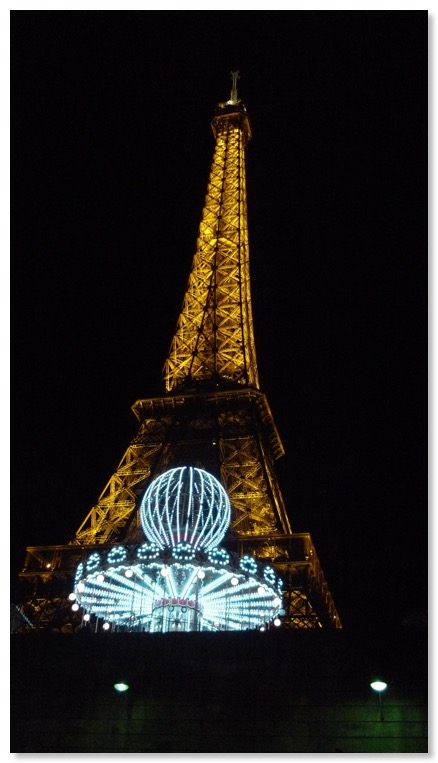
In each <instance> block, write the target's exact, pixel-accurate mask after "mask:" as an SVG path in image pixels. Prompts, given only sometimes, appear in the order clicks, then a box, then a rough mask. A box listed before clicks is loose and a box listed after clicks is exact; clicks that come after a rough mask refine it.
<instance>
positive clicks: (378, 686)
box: [370, 680, 388, 721]
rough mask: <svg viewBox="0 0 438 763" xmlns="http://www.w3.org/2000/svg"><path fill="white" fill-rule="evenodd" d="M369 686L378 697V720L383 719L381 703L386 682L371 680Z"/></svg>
mask: <svg viewBox="0 0 438 763" xmlns="http://www.w3.org/2000/svg"><path fill="white" fill-rule="evenodd" d="M370 686H371V688H372V690H373V691H375V692H376V693H377V695H378V697H379V709H380V720H381V721H383V704H382V693H383V692H384V691H385V689H386V688H387V686H388V684H387V683H385V681H380V680H376V681H371V683H370Z"/></svg>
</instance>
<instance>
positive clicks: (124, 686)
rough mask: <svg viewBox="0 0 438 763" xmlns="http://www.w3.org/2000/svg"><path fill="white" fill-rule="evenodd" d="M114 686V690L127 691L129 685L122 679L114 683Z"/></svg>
mask: <svg viewBox="0 0 438 763" xmlns="http://www.w3.org/2000/svg"><path fill="white" fill-rule="evenodd" d="M114 688H115V690H116V691H120V692H122V691H128V689H129V686H128V684H125V682H124V681H119V683H116V684H114Z"/></svg>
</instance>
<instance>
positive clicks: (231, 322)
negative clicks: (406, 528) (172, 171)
mask: <svg viewBox="0 0 438 763" xmlns="http://www.w3.org/2000/svg"><path fill="white" fill-rule="evenodd" d="M237 79H238V73H237V72H233V73H232V89H231V95H230V98H229V100H228V101H226V102H225V103H221V104H219V105H218V107H217V109H216V113H215V115H214V118H213V121H212V128H213V134H214V138H215V148H214V154H213V160H212V166H211V171H210V176H209V180H208V185H207V192H206V197H205V204H204V207H203V211H202V218H201V223H200V226H199V233H198V238H197V242H196V250H195V254H194V258H193V264H192V268H191V271H190V276H189V280H188V285H187V289H186V292H185V295H184V299H183V305H182V309H181V313H180V315H179V319H178V322H177V326H176V330H175V334H174V337H173V339H172V342H171V346H170V351H169V354H168V357H167V359H166V362H165V364H164V371H163V378H164V386H165V391H164V393H163V396H162V397H156V398H148V399H141V400H137V401H136V402H135V403H134V405H133V406H132V410H133V412H134V414H135V415H136V417H137V419H138V420H139V422H140V425H139V429H138V432H137V434H136V436H135V437H134V439H133V441H132V442H131V443H130V445H129V447H128V449H127V450H126V453H125V454H124V456H123V458H122V460H121V461H120V464H119V465H118V467H117V469H116V471H115V473H114V474H113V476H112V477H111V478H110V480H109V481H108V483H107V485H106V486H105V488H104V490H103V491H102V493H101V494H100V496H99V498H98V501H97V503H96V505H95V506H93V507H92V508H91V510H90V511H89V512H88V514H87V515H86V517H85V519H84V521H83V522H82V524H81V525H80V527H79V528H78V530H77V532H76V534H75V536H74V538H73V539H72V540H71V542H70V543H69V544H68V545H66V546H56V547H44V548H36V547H29V548H28V549H27V556H26V561H25V565H24V569H23V571H22V573H21V576H20V577H21V580H22V582H23V584H24V585H25V586H26V585H27V586H28V588H29V586H30V588H31V590H32V593H31V594H29V593H28V594H27V595H26V596H24V597H23V602H22V604H21V606H20V607H19V611H20V612H21V613H22V615H23V619H22V621H21V622H20V623H19V625H17V626H16V628H17V629H24V630H25V629H27V628H28V627H29V623H32V625H33V627H36V628H44V629H47V628H56V629H60V630H76V629H78V628H79V627H81V622H80V619H78V616H77V615H76V613H75V612H74V611H73V612H72V611H71V608H70V609H68V607H66V602H65V593H64V598H63V592H65V590H67V592H68V590H71V587H70V589H69V588H68V586H67V588H66V585H67V582H68V581H71V577H72V574H73V570H74V569H75V568H76V567H77V565H78V564H80V563H81V560H83V559H85V555H86V554H89V553H90V550H91V549H92V547H94V546H95V547H96V548H98V549H103V548H106V547H108V548H109V547H111V545H114V544H116V543H117V544H120V543H124V544H127V547H129V545H130V544H131V545H133V546H134V545H135V544H137V543H139V542H141V540H142V537H143V535H142V529H141V524H140V518H139V513H140V509H139V507H140V502H141V499H142V496H143V495H144V493H145V490H146V489H147V487H148V485H149V484H150V483H151V481H152V480H153V479H154V478H155V477H157V476H158V475H160V474H162V473H163V472H165V471H166V470H167V469H170V468H173V467H176V466H179V465H186V464H190V465H192V466H194V467H199V468H202V469H205V470H207V471H208V472H210V473H211V474H213V475H216V477H217V478H218V479H219V481H220V482H221V483H222V485H223V487H224V488H225V490H226V492H227V494H228V497H229V499H230V503H231V523H230V528H229V531H228V533H227V535H226V537H225V539H224V545H225V546H226V547H227V548H228V549H229V550H230V551H231V552H233V553H235V554H236V555H240V556H243V555H245V554H246V555H248V554H249V555H251V556H253V557H256V558H259V559H263V560H267V561H270V562H271V563H272V565H273V566H274V567H275V569H276V571H277V572H278V574H279V575H280V576H281V577H282V580H283V582H284V604H283V606H284V614H283V617H282V623H283V625H284V626H286V627H290V628H321V627H329V628H340V627H341V623H340V619H339V616H338V613H337V611H336V608H335V605H334V603H333V600H332V597H331V595H330V592H329V590H328V587H327V583H326V581H325V578H324V575H323V572H322V569H321V567H320V564H319V561H318V558H317V555H316V552H315V549H314V546H313V543H312V540H311V538H310V535H308V534H307V533H293V532H292V528H291V524H290V519H289V513H288V511H287V510H286V507H285V505H284V501H283V497H282V494H281V490H280V487H279V484H278V480H277V477H276V474H275V468H274V464H275V461H276V460H277V459H278V458H279V457H281V456H282V455H283V453H284V450H283V446H282V443H281V440H280V437H279V434H278V431H277V428H276V425H275V422H274V420H273V417H272V413H271V411H270V408H269V404H268V401H267V399H266V396H265V394H264V393H263V392H262V391H261V390H260V387H259V378H258V371H257V361H256V351H255V342H254V329H253V319H252V309H251V295H250V273H249V246H248V222H247V221H248V217H247V199H246V180H245V147H246V145H247V143H248V141H249V139H250V137H251V128H250V124H249V119H248V115H247V112H246V108H245V106H244V104H243V102H242V101H241V100H240V99H239V98H238V94H237ZM29 590H30V589H29ZM67 612H68V614H67ZM14 622H15V623H17V622H18V621H17V610H15V614H14Z"/></svg>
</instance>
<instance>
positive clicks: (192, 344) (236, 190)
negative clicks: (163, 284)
mask: <svg viewBox="0 0 438 763" xmlns="http://www.w3.org/2000/svg"><path fill="white" fill-rule="evenodd" d="M231 77H232V89H231V96H230V100H229V101H226V102H225V103H220V104H218V107H217V109H216V113H215V116H214V118H213V121H212V129H213V134H214V137H215V148H214V153H213V160H212V165H211V171H210V176H209V180H208V185H207V192H206V196H205V202H204V208H203V211H202V217H201V222H200V225H199V232H198V238H197V242H196V250H195V254H194V257H193V264H192V269H191V272H190V277H189V282H188V285H187V289H186V293H185V296H184V300H183V306H182V310H181V313H180V316H179V319H178V323H177V327H176V331H175V335H174V337H173V340H172V343H171V347H170V352H169V355H168V357H167V360H166V362H165V366H164V380H165V385H166V391H167V392H173V391H175V390H177V389H181V388H183V387H184V388H186V389H187V388H192V387H193V386H199V383H203V384H204V385H205V383H214V385H215V386H216V387H223V386H229V385H230V384H232V385H238V386H239V387H241V386H250V387H255V388H258V387H259V380H258V371H257V361H256V352H255V345H254V329H253V319H252V307H251V295H250V278H249V246H248V220H247V201H246V178H245V146H246V144H247V142H248V141H249V139H250V137H251V130H250V125H249V120H248V116H247V114H246V109H245V106H244V105H243V103H242V102H241V101H240V100H238V98H237V80H238V78H239V72H238V71H235V72H231Z"/></svg>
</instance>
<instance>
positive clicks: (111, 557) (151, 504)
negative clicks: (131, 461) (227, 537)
mask: <svg viewBox="0 0 438 763" xmlns="http://www.w3.org/2000/svg"><path fill="white" fill-rule="evenodd" d="M140 512H141V521H142V527H143V530H144V533H145V536H146V542H145V543H142V544H141V545H139V546H135V547H131V546H123V545H119V546H115V547H112V548H111V549H109V550H106V551H102V552H97V551H95V550H93V552H92V553H91V554H90V556H89V557H88V559H86V560H84V562H83V563H81V564H80V565H78V568H77V571H76V576H75V584H74V591H73V592H72V594H71V595H70V597H69V598H70V600H71V601H74V605H73V606H75V607H78V608H79V606H80V607H81V608H82V609H83V613H84V614H83V621H84V622H85V623H86V624H87V625H88V624H90V626H91V617H94V620H95V622H96V629H98V627H99V623H101V626H100V627H102V628H103V627H104V624H105V629H106V630H109V629H112V630H114V629H116V630H117V629H118V630H125V629H128V630H144V631H148V632H151V633H156V632H169V631H175V632H178V631H194V630H208V631H213V630H214V631H218V630H245V629H255V628H261V627H262V626H264V624H266V623H270V622H273V621H275V624H277V621H278V614H279V612H280V608H281V605H282V600H281V587H282V582H281V580H280V579H279V578H278V576H277V574H276V573H275V571H274V570H273V569H272V567H269V566H267V565H265V564H263V563H262V562H261V561H260V560H259V559H256V558H254V557H252V556H243V557H241V558H237V557H236V558H233V557H232V556H231V555H230V554H229V553H228V552H227V551H225V549H223V548H221V547H220V546H219V545H218V544H219V543H220V541H221V540H222V539H223V536H224V534H225V532H226V529H227V527H228V525H229V522H230V502H229V499H228V496H227V494H226V492H225V490H224V488H223V487H222V485H221V484H220V483H219V482H218V480H217V479H216V478H215V477H213V475H211V474H209V473H208V472H205V471H204V470H202V469H196V468H193V467H184V466H183V467H178V468H176V469H170V470H169V471H167V472H165V473H164V474H162V475H160V476H159V477H157V478H156V479H155V480H154V481H153V482H152V483H151V484H150V486H149V487H148V489H147V490H146V493H145V495H144V497H143V500H142V503H141V510H140ZM73 597H74V598H73Z"/></svg>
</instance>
